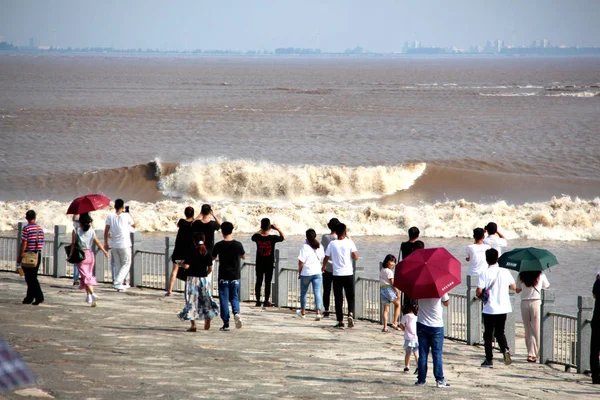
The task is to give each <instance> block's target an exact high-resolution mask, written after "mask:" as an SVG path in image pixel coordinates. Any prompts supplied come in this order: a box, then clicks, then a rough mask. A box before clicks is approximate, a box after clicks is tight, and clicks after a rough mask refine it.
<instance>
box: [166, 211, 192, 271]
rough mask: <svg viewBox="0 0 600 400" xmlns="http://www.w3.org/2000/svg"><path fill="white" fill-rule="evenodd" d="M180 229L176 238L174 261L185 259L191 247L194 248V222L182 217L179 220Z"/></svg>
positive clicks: (172, 257)
mask: <svg viewBox="0 0 600 400" xmlns="http://www.w3.org/2000/svg"><path fill="white" fill-rule="evenodd" d="M177 226H178V227H179V230H178V231H177V237H176V238H175V248H174V249H173V255H172V256H171V259H172V260H173V261H176V260H183V259H184V258H185V256H186V254H187V253H188V251H189V250H190V249H192V248H193V237H192V223H191V222H188V221H186V220H185V219H183V218H182V219H180V220H179V221H178V222H177Z"/></svg>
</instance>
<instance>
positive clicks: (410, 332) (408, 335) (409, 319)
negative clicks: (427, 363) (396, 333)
mask: <svg viewBox="0 0 600 400" xmlns="http://www.w3.org/2000/svg"><path fill="white" fill-rule="evenodd" d="M400 323H401V324H402V325H404V340H418V338H417V316H416V315H415V314H404V315H403V316H402V318H401V319H400Z"/></svg>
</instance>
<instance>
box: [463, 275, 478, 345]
mask: <svg viewBox="0 0 600 400" xmlns="http://www.w3.org/2000/svg"><path fill="white" fill-rule="evenodd" d="M478 281H479V279H478V278H477V277H476V276H467V327H466V328H467V344H469V345H475V344H477V343H479V342H481V325H480V319H481V318H480V314H481V302H480V301H479V299H478V298H477V297H476V296H475V292H476V291H477V283H478Z"/></svg>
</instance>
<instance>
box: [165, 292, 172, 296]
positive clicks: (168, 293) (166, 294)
mask: <svg viewBox="0 0 600 400" xmlns="http://www.w3.org/2000/svg"><path fill="white" fill-rule="evenodd" d="M172 295H173V293H171V292H167V293H165V297H169V296H172Z"/></svg>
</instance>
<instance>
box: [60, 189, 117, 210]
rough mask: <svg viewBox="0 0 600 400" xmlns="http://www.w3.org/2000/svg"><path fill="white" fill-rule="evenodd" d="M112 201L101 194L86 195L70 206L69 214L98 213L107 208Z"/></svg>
mask: <svg viewBox="0 0 600 400" xmlns="http://www.w3.org/2000/svg"><path fill="white" fill-rule="evenodd" d="M109 204H110V199H109V198H108V197H106V196H104V195H101V194H86V195H85V196H81V197H78V198H76V199H75V200H73V201H72V202H71V204H70V205H69V209H68V210H67V214H83V213H86V212H90V211H96V210H99V209H101V208H104V207H107V206H108V205H109Z"/></svg>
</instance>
